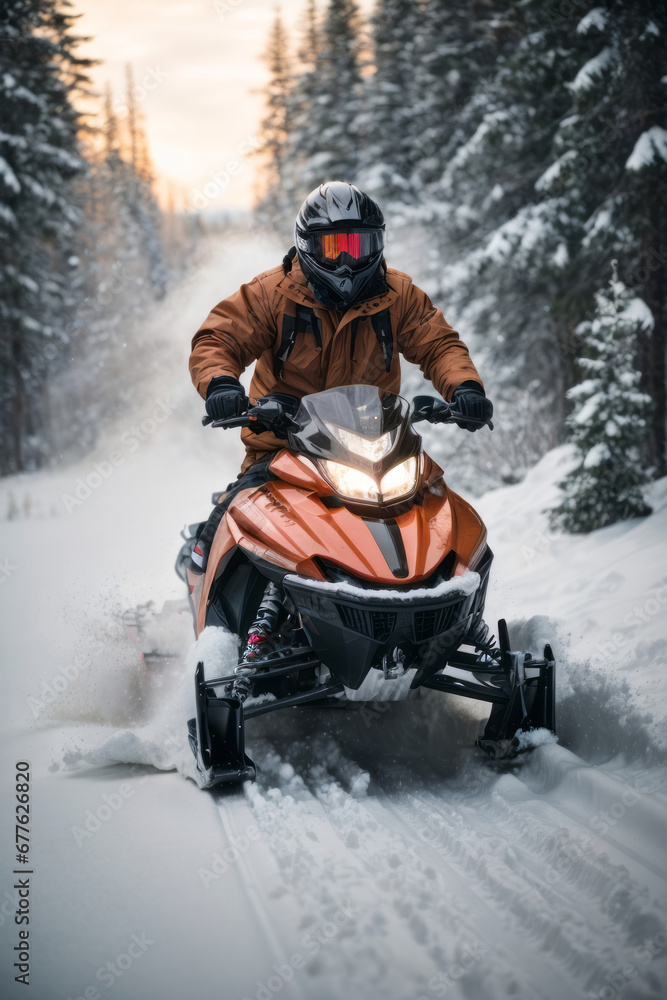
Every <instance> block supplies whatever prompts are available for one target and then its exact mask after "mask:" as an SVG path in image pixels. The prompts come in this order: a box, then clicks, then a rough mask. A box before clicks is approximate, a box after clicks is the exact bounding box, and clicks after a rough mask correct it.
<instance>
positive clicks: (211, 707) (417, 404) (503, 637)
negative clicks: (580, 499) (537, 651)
mask: <svg viewBox="0 0 667 1000" xmlns="http://www.w3.org/2000/svg"><path fill="white" fill-rule="evenodd" d="M457 417H458V418H459V419H460V418H461V417H462V415H461V414H460V413H457V412H456V410H455V409H453V407H452V405H450V404H448V403H446V402H443V401H442V400H437V399H435V398H433V397H429V396H417V397H416V398H415V399H414V400H413V403H412V405H410V404H409V403H408V401H407V400H405V399H404V398H403V397H401V396H399V395H395V394H393V393H388V392H385V391H382V390H379V389H378V388H377V387H374V386H367V385H355V386H344V387H341V388H334V389H328V390H325V391H323V392H317V393H314V394H312V395H308V396H305V397H304V398H303V399H302V400H300V401H298V400H294V399H293V398H291V397H284V396H278V395H274V396H270V397H266V398H265V399H261V400H259V401H258V404H257V405H256V406H253V407H251V408H250V409H249V410H248V412H247V414H246V415H243V416H240V417H232V418H230V419H227V420H217V421H211V420H210V418H207V417H205V418H204V421H203V422H204V423H210V424H211V425H212V426H213V427H216V428H217V427H224V428H229V427H244V426H247V427H252V428H254V429H256V430H259V429H262V430H265V429H268V430H274V432H276V433H277V434H278V436H279V437H281V438H282V439H286V440H287V442H288V443H287V447H285V448H283V449H282V450H281V451H278V452H277V453H276V454H275V456H274V457H273V459H272V460H271V462H270V465H269V467H268V468H269V474H270V478H269V479H268V481H267V482H265V483H264V484H262V485H260V486H254V487H249V488H248V489H243V490H241V491H240V492H238V493H237V494H236V496H234V498H233V499H232V501H231V502H230V504H229V507H228V509H227V511H226V513H225V514H224V516H223V518H222V520H221V522H220V525H219V527H218V530H217V533H216V536H215V539H214V541H213V544H212V547H211V550H210V554H209V557H208V562H207V565H206V571H205V573H203V574H201V573H199V574H196V573H194V572H193V571H192V570H190V569H188V568H187V565H186V558H185V557H186V556H187V554H188V552H189V551H191V549H192V547H193V546H194V544H195V542H196V530H195V528H196V526H195V525H193V526H191V527H190V529H189V530H188V531H187V532H186V534H185V536H184V537H185V538H186V544H185V546H184V548H183V549H182V550H181V557H180V562H179V563H177V571H179V572H180V574H181V575H182V576H183V578H184V579H186V581H187V583H188V589H189V594H190V604H191V609H192V612H193V616H194V622H195V634H196V636H199V635H200V634H201V633H202V631H203V630H204V629H205V628H206V627H207V626H219V627H222V628H224V629H226V630H227V631H228V632H230V633H233V634H234V635H235V636H237V637H238V641H239V645H238V650H239V653H238V662H237V664H236V666H235V667H234V669H231V670H230V671H229V672H228V673H226V674H223V675H221V676H207V671H206V664H205V663H204V662H199V663H198V665H197V669H196V672H195V699H196V701H195V703H196V717H195V718H194V719H191V720H190V721H189V723H188V738H189V742H190V746H191V748H192V751H193V753H194V756H195V760H196V772H197V780H198V783H199V785H200V787H202V788H211V787H213V786H216V785H220V784H224V783H227V782H239V781H244V780H246V779H252V778H254V777H255V773H256V770H255V765H254V764H253V762H252V760H251V759H250V757H249V756H248V755H247V754H246V751H245V725H246V723H247V722H249V721H250V720H252V719H254V718H256V717H258V716H260V715H263V714H265V713H267V712H276V711H278V710H281V709H286V708H294V707H296V706H302V705H306V704H308V705H311V706H312V705H316V706H323V707H325V706H329V707H333V706H340V705H348V706H349V707H353V703H355V702H356V703H359V702H362V703H363V702H365V703H368V702H378V701H391V700H398V699H402V698H406V697H408V696H410V695H411V694H413V693H414V692H415V691H416V690H417V689H418V688H430V689H433V690H435V691H440V692H443V693H444V694H457V695H463V696H464V697H466V698H474V699H478V700H480V701H483V702H488V703H490V705H491V712H490V716H489V718H488V721H487V723H486V727H485V729H484V732H483V734H482V735H481V737H480V738H479V739H478V740H477V745H478V746H479V747H480V748H481V749H482V750H483V751H484V752H485V753H486V754H488V755H489V756H491V757H495V758H509V757H513V756H515V755H516V754H517V753H519V752H521V750H522V749H523V748H524V747H525V745H526V744H527V743H529V742H530V741H529V740H525V739H522V733H527V732H529V731H530V730H532V729H542V728H546V729H548V730H552V731H554V730H555V691H554V681H555V663H554V657H553V653H552V650H551V648H550V646H546V647H545V648H544V651H543V655H542V657H541V658H534V657H533V656H532V655H531V654H530V653H528V652H517V651H512V650H511V648H510V641H509V636H508V630H507V625H506V623H505V622H504V621H500V623H499V625H498V641H497V643H496V642H495V641H494V639H493V638H492V637H491V635H490V632H489V628H488V626H487V625H486V624H485V622H484V619H483V612H484V601H485V595H486V590H487V585H488V580H489V571H490V568H491V563H492V560H493V554H492V552H491V549H490V548H489V546H488V544H487V533H486V528H485V527H484V524H483V523H482V521H481V519H480V517H479V515H478V514H477V513H476V512H475V510H474V509H473V508H472V507H471V505H470V504H469V503H467V502H466V501H465V500H464V499H463V498H462V497H460V496H458V495H457V494H456V493H454V492H453V491H452V490H451V489H450V488H449V487H448V486H447V485H446V484H445V481H444V479H443V472H442V469H441V468H439V467H438V465H436V463H435V462H434V461H433V460H432V459H431V458H430V457H429V456H428V455H427V454H426V453H425V452H424V450H423V448H422V441H421V437H420V435H419V434H418V433H417V431H416V430H415V424H416V423H418V422H419V421H422V420H427V421H429V422H431V423H450V422H454V421H455V420H456V419H457ZM480 422H482V421H480ZM489 423H490V422H489ZM491 426H492V425H491ZM220 496H221V495H220V494H219V495H217V496H214V498H213V502H214V503H215V502H216V500H218V499H219V498H220ZM218 672H219V671H218ZM209 673H210V670H209ZM213 673H215V671H213Z"/></svg>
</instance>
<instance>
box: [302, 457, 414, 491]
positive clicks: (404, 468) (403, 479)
mask: <svg viewBox="0 0 667 1000" xmlns="http://www.w3.org/2000/svg"><path fill="white" fill-rule="evenodd" d="M322 468H323V470H324V472H325V474H326V476H327V478H328V479H329V482H330V483H331V484H332V486H333V488H334V489H335V490H336V492H337V493H340V495H341V496H344V497H348V499H350V500H365V501H367V502H368V501H371V502H373V501H374V502H375V503H387V502H388V501H390V500H398V499H399V498H400V497H404V496H408V494H410V493H412V492H413V491H414V489H415V487H416V485H417V459H416V457H415V456H414V455H413V456H412V457H411V458H408V459H406V460H405V462H401V463H400V464H399V465H395V466H394V468H393V469H390V470H389V472H387V473H385V475H384V476H383V477H382V481H381V483H380V485H379V486H378V484H377V483H376V482H375V480H374V479H372V478H371V477H370V476H368V475H367V474H366V473H365V472H360V470H359V469H353V468H352V467H351V466H349V465H343V464H342V463H341V462H331V461H329V460H328V459H324V460H323V461H322Z"/></svg>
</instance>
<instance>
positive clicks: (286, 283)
mask: <svg viewBox="0 0 667 1000" xmlns="http://www.w3.org/2000/svg"><path fill="white" fill-rule="evenodd" d="M277 288H278V291H279V292H281V293H282V294H283V295H284V296H286V298H288V299H291V300H292V301H293V302H297V303H298V304H299V305H303V306H308V307H309V308H311V309H320V310H325V311H326V312H330V311H331V310H327V309H326V308H325V306H323V305H322V303H321V302H319V300H318V299H317V298H316V297H315V294H314V293H313V292H312V291H311V289H310V286H309V285H308V280H307V278H306V276H305V274H304V273H303V271H302V269H301V265H300V264H299V260H298V258H297V257H295V258H294V260H293V261H292V269H291V271H289V272H288V273H287V274H286V275H285V276H284V277H283V278H282V279H281V280H280V281H279V282H278V285H277ZM397 298H398V292H396V291H394V289H393V288H391V287H388V288H387V290H386V291H384V292H381V293H380V294H379V295H372V296H371V297H370V298H368V299H363V300H362V301H361V302H357V303H356V305H353V306H350V308H349V309H347V310H346V311H345V313H344V314H343V316H342V319H341V320H340V322H339V324H338V328H339V329H340V327H341V326H344V325H345V324H346V323H349V322H350V321H351V320H353V319H355V318H356V317H358V316H371V315H373V314H374V313H379V312H382V310H383V309H388V308H389V306H390V305H391V304H392V303H393V302H394V301H395V300H396V299H397Z"/></svg>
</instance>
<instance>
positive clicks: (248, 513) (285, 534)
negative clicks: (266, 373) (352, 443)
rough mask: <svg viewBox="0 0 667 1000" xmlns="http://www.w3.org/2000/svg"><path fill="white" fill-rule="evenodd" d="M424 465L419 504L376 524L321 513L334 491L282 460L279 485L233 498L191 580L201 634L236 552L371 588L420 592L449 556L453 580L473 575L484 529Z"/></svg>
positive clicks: (336, 509)
mask: <svg viewBox="0 0 667 1000" xmlns="http://www.w3.org/2000/svg"><path fill="white" fill-rule="evenodd" d="M425 463H426V465H425V470H424V475H423V477H422V487H421V489H422V494H423V499H422V502H421V503H416V504H415V505H414V506H413V507H412V508H411V509H410V510H408V511H407V512H406V513H404V514H401V515H400V516H398V517H395V518H389V519H386V520H379V519H375V518H372V517H371V516H370V515H371V514H372V509H369V516H366V517H361V516H359V515H358V514H355V513H352V512H351V511H350V510H348V509H347V507H344V506H326V505H325V503H323V499H324V498H330V497H331V487H330V486H329V485H328V484H327V483H326V482H325V481H324V479H323V478H322V477H321V476H320V475H319V473H318V472H317V468H316V466H315V465H314V463H312V462H310V461H309V460H308V459H305V458H303V456H297V455H294V454H293V453H291V452H289V451H287V450H284V451H281V452H279V454H278V455H277V456H276V458H275V459H274V461H273V462H272V463H271V471H272V472H273V473H274V475H278V476H280V478H279V479H277V480H273V481H270V482H268V483H266V484H264V485H263V486H260V487H254V488H252V489H248V490H243V491H242V492H241V493H239V494H238V495H237V497H236V498H235V499H234V501H233V502H232V503H231V505H230V507H229V509H228V511H227V513H226V515H225V517H224V518H223V519H222V521H221V523H220V526H219V528H218V531H217V533H216V536H215V539H214V541H213V545H212V548H211V553H210V555H209V559H208V566H207V571H206V574H205V576H204V578H203V579H202V577H199V578H192V579H191V584H192V583H195V593H193V599H194V600H195V605H196V606H197V605H198V607H199V613H198V622H197V624H198V629H197V631H198V633H199V632H200V631H201V630H202V629H203V628H204V625H205V620H206V608H207V596H208V594H209V591H210V590H211V587H212V585H213V583H214V581H215V579H216V578H217V577H218V576H219V575H220V573H221V572H222V571H223V570H224V567H225V566H226V564H227V561H228V556H229V555H231V553H232V552H233V551H234V549H235V548H236V546H237V545H238V546H240V547H241V548H242V549H245V550H246V551H247V552H249V553H252V554H253V555H255V556H258V557H260V558H261V559H264V560H266V561H267V562H270V563H273V564H274V565H276V566H279V567H281V568H282V569H285V570H287V571H289V572H292V573H299V574H301V575H303V576H309V577H312V578H314V579H316V580H324V579H325V576H324V573H323V572H322V568H321V564H322V562H327V563H333V564H335V565H336V566H339V567H340V568H341V569H343V570H344V571H345V572H347V573H350V574H352V575H353V576H356V577H358V578H359V579H361V580H368V582H369V584H370V585H371V586H376V587H377V586H387V585H393V586H396V585H401V586H405V585H409V584H411V583H414V584H417V583H419V582H420V581H422V580H424V579H426V578H427V577H429V576H430V575H431V574H432V573H433V572H434V571H435V570H436V569H437V568H438V566H439V565H440V563H441V562H442V561H443V559H444V558H445V557H446V556H447V555H448V553H449V552H451V551H452V550H453V551H454V552H455V553H456V555H457V557H458V558H457V560H456V562H455V564H454V569H453V574H454V575H459V574H461V573H463V572H464V571H465V570H466V569H468V568H472V569H474V568H475V564H476V561H477V559H478V558H479V556H480V555H481V554H482V552H483V551H484V547H485V543H486V528H485V527H484V524H483V523H482V521H481V519H480V517H479V515H478V514H477V513H476V511H475V510H474V509H473V508H472V507H471V506H470V504H468V503H467V502H466V501H465V500H463V499H462V498H461V497H460V496H458V495H457V494H456V493H454V492H453V491H451V490H449V489H448V488H447V487H446V485H445V483H444V481H443V479H442V470H441V469H439V467H438V466H437V465H435V463H434V462H432V461H431V459H429V458H428V457H427V456H425ZM200 586H201V590H199V587H200Z"/></svg>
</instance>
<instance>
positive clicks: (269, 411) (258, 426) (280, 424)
mask: <svg viewBox="0 0 667 1000" xmlns="http://www.w3.org/2000/svg"><path fill="white" fill-rule="evenodd" d="M257 404H258V405H257V407H256V408H255V407H253V412H252V414H251V423H250V424H249V428H250V430H251V431H252V432H253V433H254V434H263V433H264V431H272V432H273V433H274V434H275V435H276V437H279V438H283V439H284V438H286V437H287V432H288V430H289V429H290V427H292V426H294V417H295V416H296V411H297V410H298V409H299V406H300V405H301V400H300V399H297V398H296V396H288V395H287V394H286V393H284V392H273V393H271V395H270V396H262V397H261V399H258V400H257ZM255 410H256V418H255V419H254V420H253V419H252V418H253V417H254V416H255Z"/></svg>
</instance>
